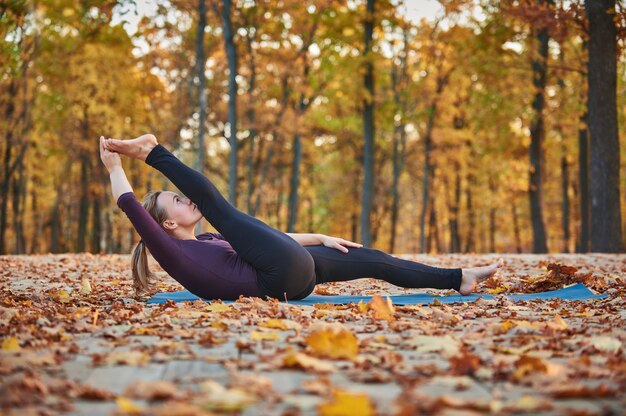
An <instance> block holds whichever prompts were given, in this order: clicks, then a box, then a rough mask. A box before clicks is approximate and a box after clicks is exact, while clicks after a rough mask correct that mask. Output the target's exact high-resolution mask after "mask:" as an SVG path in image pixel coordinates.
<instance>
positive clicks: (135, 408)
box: [115, 396, 143, 415]
mask: <svg viewBox="0 0 626 416" xmlns="http://www.w3.org/2000/svg"><path fill="white" fill-rule="evenodd" d="M115 403H116V404H117V410H119V411H120V412H122V413H126V414H131V415H138V414H140V413H142V412H143V408H142V407H141V406H139V405H138V404H137V403H135V402H133V401H132V400H130V399H128V398H126V397H122V396H120V397H118V398H117V400H115Z"/></svg>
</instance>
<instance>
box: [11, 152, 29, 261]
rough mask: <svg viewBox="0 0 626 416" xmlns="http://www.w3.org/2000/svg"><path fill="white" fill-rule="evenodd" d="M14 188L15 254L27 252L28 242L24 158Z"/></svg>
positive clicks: (13, 182) (19, 163) (14, 181)
mask: <svg viewBox="0 0 626 416" xmlns="http://www.w3.org/2000/svg"><path fill="white" fill-rule="evenodd" d="M12 188H13V195H12V199H13V233H14V234H15V248H14V253H15V254H25V253H26V244H25V240H24V239H25V236H24V209H25V208H26V205H25V203H24V202H25V199H24V196H25V195H26V180H25V178H24V160H23V158H22V159H20V160H19V161H18V162H17V178H14V179H13V181H12Z"/></svg>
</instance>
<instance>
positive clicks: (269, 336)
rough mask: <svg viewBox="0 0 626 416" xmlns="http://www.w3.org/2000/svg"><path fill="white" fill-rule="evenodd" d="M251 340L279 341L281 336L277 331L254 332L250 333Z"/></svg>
mask: <svg viewBox="0 0 626 416" xmlns="http://www.w3.org/2000/svg"><path fill="white" fill-rule="evenodd" d="M250 339H251V340H253V341H278V340H280V334H279V333H278V332H276V331H270V332H261V331H252V332H251V333H250Z"/></svg>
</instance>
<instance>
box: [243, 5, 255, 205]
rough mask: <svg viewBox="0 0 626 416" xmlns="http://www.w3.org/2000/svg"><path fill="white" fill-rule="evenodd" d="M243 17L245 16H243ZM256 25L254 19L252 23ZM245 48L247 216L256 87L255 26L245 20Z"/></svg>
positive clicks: (249, 195) (251, 170)
mask: <svg viewBox="0 0 626 416" xmlns="http://www.w3.org/2000/svg"><path fill="white" fill-rule="evenodd" d="M253 10H254V13H256V2H253ZM244 16H245V14H244ZM254 23H256V19H255V21H254ZM246 26H247V29H246V46H247V50H248V55H249V56H248V59H249V61H248V62H249V65H248V68H249V70H250V79H249V81H248V111H247V116H248V124H249V126H248V133H249V134H248V138H247V140H248V161H247V163H246V164H247V175H248V178H247V179H248V180H247V182H248V191H247V194H246V206H247V209H248V214H250V215H254V214H252V212H253V211H254V204H253V199H252V195H253V193H254V172H255V164H254V145H255V140H256V134H257V133H256V108H255V103H256V100H255V96H254V90H255V87H256V62H255V59H254V48H253V47H252V43H253V42H254V41H255V39H256V33H257V30H256V26H255V27H254V29H255V30H254V31H252V30H250V26H251V23H250V22H248V21H247V20H246Z"/></svg>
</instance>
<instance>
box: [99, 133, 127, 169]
mask: <svg viewBox="0 0 626 416" xmlns="http://www.w3.org/2000/svg"><path fill="white" fill-rule="evenodd" d="M100 159H101V160H102V163H104V166H105V167H106V168H107V171H109V174H110V173H111V171H113V169H115V168H116V167H120V168H121V167H122V160H121V159H120V155H119V154H118V153H115V152H111V151H109V150H107V149H106V148H105V147H104V136H100Z"/></svg>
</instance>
